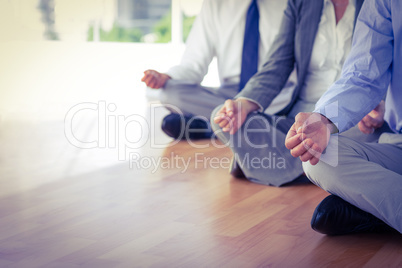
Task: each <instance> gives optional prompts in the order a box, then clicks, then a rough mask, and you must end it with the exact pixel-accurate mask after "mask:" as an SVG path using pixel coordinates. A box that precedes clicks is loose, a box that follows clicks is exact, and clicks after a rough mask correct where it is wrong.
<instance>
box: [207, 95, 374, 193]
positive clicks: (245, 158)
mask: <svg viewBox="0 0 402 268" xmlns="http://www.w3.org/2000/svg"><path fill="white" fill-rule="evenodd" d="M221 107H222V106H219V107H217V108H216V109H215V110H214V111H213V112H212V118H213V117H214V116H215V115H216V113H217V112H218V111H219V109H220V108H221ZM313 109H314V103H308V102H304V101H301V100H300V101H298V102H297V103H296V104H295V105H294V107H293V109H292V110H291V111H290V113H289V114H288V116H286V117H285V116H281V117H278V116H275V115H268V114H263V113H251V114H249V115H248V117H247V119H246V120H245V122H244V124H243V125H242V127H241V128H240V129H239V131H237V132H236V133H235V134H234V135H230V134H228V133H227V132H222V130H221V128H220V127H219V125H217V124H215V123H213V122H212V120H211V127H212V129H213V130H214V132H215V134H216V135H217V137H218V138H219V139H220V140H221V141H222V142H223V143H225V144H226V145H228V146H229V147H230V148H231V150H232V152H233V154H234V159H233V161H236V162H235V163H234V164H233V165H232V166H238V167H240V168H241V170H242V171H243V173H244V175H245V176H246V178H247V179H248V180H249V181H251V182H255V183H259V184H264V185H271V186H281V185H284V184H287V183H289V182H292V181H294V180H295V179H297V178H298V177H299V176H300V175H302V174H303V173H304V171H303V168H302V162H301V161H300V159H299V158H294V157H293V156H292V155H291V154H290V151H289V150H288V149H287V148H286V147H285V138H286V135H287V133H288V131H289V129H290V127H291V126H292V124H293V123H294V117H295V116H296V114H297V113H299V112H301V111H305V112H309V111H312V110H313ZM343 135H345V136H349V137H352V138H354V139H357V140H363V141H367V142H369V141H373V140H375V137H378V136H379V132H378V131H377V132H375V133H373V134H372V135H365V134H363V133H361V132H360V131H359V129H358V128H357V127H355V128H352V129H351V130H349V131H347V132H345V133H344V134H343Z"/></svg>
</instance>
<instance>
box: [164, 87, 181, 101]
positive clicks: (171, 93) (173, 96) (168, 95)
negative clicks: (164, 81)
mask: <svg viewBox="0 0 402 268" xmlns="http://www.w3.org/2000/svg"><path fill="white" fill-rule="evenodd" d="M178 98H180V95H179V94H177V92H176V91H175V90H173V89H172V88H169V87H165V88H163V89H161V90H160V93H159V100H160V102H161V103H162V104H163V105H176V104H177V102H178Z"/></svg>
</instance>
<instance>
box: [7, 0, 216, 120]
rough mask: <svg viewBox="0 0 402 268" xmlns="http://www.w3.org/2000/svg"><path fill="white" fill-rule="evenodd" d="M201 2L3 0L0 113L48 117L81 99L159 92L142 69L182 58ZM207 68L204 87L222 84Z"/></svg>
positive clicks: (163, 67)
mask: <svg viewBox="0 0 402 268" xmlns="http://www.w3.org/2000/svg"><path fill="white" fill-rule="evenodd" d="M201 5H202V0H0V21H1V22H0V46H1V47H0V57H1V59H2V60H1V62H0V74H1V78H0V118H4V117H7V116H13V117H15V116H17V117H24V116H29V117H30V118H32V117H33V116H34V115H35V114H36V115H38V118H40V119H41V120H43V119H44V118H46V117H49V116H50V117H53V116H60V115H62V114H63V113H65V109H66V108H67V107H69V106H71V105H73V104H76V103H77V102H82V101H95V102H98V101H99V100H108V101H114V102H116V101H119V102H121V103H120V106H122V107H121V108H123V106H124V104H127V105H130V97H134V95H133V94H136V95H138V93H139V92H142V93H143V94H146V95H147V96H148V97H151V98H152V97H156V96H157V93H156V92H155V91H151V90H147V89H145V86H144V85H143V84H142V83H141V82H140V80H141V77H142V75H143V71H144V70H145V69H147V68H152V69H156V70H159V71H162V72H163V71H166V70H167V69H168V68H169V67H171V66H173V65H175V64H177V63H179V61H180V58H181V55H182V53H183V50H184V43H185V40H186V38H187V36H188V33H189V31H190V29H191V26H192V23H193V21H194V19H195V17H196V15H197V14H198V12H199V11H200V8H201ZM211 66H212V67H211V68H214V64H212V65H211ZM214 70H216V69H214ZM210 73H214V74H212V75H210V76H207V78H206V79H205V81H204V84H207V85H211V86H215V85H218V82H219V81H218V76H217V73H216V72H210ZM27 109H28V110H29V112H28V113H24V111H26V110H27ZM0 120H1V119H0Z"/></svg>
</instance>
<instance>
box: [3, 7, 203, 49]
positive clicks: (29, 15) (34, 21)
mask: <svg viewBox="0 0 402 268" xmlns="http://www.w3.org/2000/svg"><path fill="white" fill-rule="evenodd" d="M200 6H201V0H196V1H194V0H13V1H11V0H9V1H2V3H1V4H0V10H2V11H3V12H1V11H0V13H2V14H0V15H1V17H3V20H4V21H5V22H7V23H3V26H0V27H1V28H2V29H0V30H3V29H4V31H7V32H8V35H7V38H8V39H11V40H16V39H17V40H21V39H22V40H33V39H34V40H41V39H42V40H60V41H101V42H102V41H104V42H145V43H169V42H183V41H185V39H186V37H187V35H188V33H189V31H190V29H191V26H192V23H193V21H194V18H195V16H196V14H197V13H198V12H199V9H200ZM3 13H4V14H3ZM172 18H173V19H172ZM10 22H11V23H10ZM4 24H6V25H7V26H5V25H4ZM10 24H11V25H12V27H11V28H10V27H9V25H10ZM3 38H4V37H3ZM7 38H6V39H7Z"/></svg>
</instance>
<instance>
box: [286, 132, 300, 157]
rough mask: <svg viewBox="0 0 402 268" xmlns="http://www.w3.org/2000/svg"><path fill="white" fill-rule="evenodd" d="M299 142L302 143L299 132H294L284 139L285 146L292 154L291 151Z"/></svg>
mask: <svg viewBox="0 0 402 268" xmlns="http://www.w3.org/2000/svg"><path fill="white" fill-rule="evenodd" d="M301 143H302V141H301V140H300V134H296V135H295V136H293V137H291V138H289V139H287V140H286V141H285V146H286V148H288V149H289V150H290V153H291V154H292V151H293V150H294V149H295V148H296V147H297V146H299V145H300V144H301ZM292 155H293V154H292ZM298 156H299V155H298Z"/></svg>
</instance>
